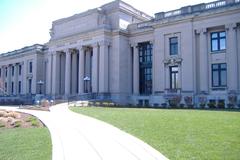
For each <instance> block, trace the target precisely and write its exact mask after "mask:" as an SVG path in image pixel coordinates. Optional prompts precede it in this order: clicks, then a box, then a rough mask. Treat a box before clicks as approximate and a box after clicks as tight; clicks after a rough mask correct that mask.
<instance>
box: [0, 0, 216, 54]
mask: <svg viewBox="0 0 240 160" xmlns="http://www.w3.org/2000/svg"><path fill="white" fill-rule="evenodd" d="M111 1H112V0H87V1H86V0H0V53H4V52H8V51H12V50H15V49H20V48H22V47H25V46H29V45H32V44H35V43H40V44H43V43H46V42H48V41H49V39H50V36H49V29H50V28H51V25H52V21H54V20H56V19H60V18H64V17H68V16H71V15H73V14H76V13H80V12H83V11H86V10H88V9H92V8H96V7H99V6H101V5H103V4H105V3H108V2H111ZM124 1H125V2H127V3H129V4H131V5H132V6H134V7H135V8H137V9H139V10H141V11H144V12H145V13H147V14H150V15H152V16H153V15H154V13H157V12H161V11H168V10H173V9H177V8H180V7H182V6H186V5H193V4H197V3H203V2H205V3H207V2H211V1H212V0H204V1H203V0H182V1H181V0H168V1H161V0H147V1H143V0H124Z"/></svg>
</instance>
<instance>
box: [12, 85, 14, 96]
mask: <svg viewBox="0 0 240 160" xmlns="http://www.w3.org/2000/svg"><path fill="white" fill-rule="evenodd" d="M13 92H14V82H12V94H13Z"/></svg>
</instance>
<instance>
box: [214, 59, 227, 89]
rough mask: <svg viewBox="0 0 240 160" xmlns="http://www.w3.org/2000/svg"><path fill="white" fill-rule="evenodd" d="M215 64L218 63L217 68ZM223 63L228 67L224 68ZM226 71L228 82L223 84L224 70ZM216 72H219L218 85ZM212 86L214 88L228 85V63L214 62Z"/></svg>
mask: <svg viewBox="0 0 240 160" xmlns="http://www.w3.org/2000/svg"><path fill="white" fill-rule="evenodd" d="M214 65H217V69H214V68H213V66H214ZM221 65H225V66H226V67H225V68H222V67H221ZM223 71H225V72H226V79H225V81H226V84H225V85H223V84H222V76H221V74H222V72H223ZM214 72H217V75H218V85H215V84H214V76H213V74H214ZM212 87H213V88H218V87H227V64H226V63H214V64H212Z"/></svg>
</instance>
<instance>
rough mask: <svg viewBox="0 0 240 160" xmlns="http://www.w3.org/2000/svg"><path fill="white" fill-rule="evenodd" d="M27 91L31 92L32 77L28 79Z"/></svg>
mask: <svg viewBox="0 0 240 160" xmlns="http://www.w3.org/2000/svg"><path fill="white" fill-rule="evenodd" d="M28 93H30V94H31V93H32V79H29V80H28Z"/></svg>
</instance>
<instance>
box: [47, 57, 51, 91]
mask: <svg viewBox="0 0 240 160" xmlns="http://www.w3.org/2000/svg"><path fill="white" fill-rule="evenodd" d="M46 71H47V74H46V75H47V78H46V86H47V88H46V89H47V94H49V95H50V94H51V93H52V92H51V91H52V89H51V87H52V79H51V78H52V54H49V55H48V56H47V69H46Z"/></svg>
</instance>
